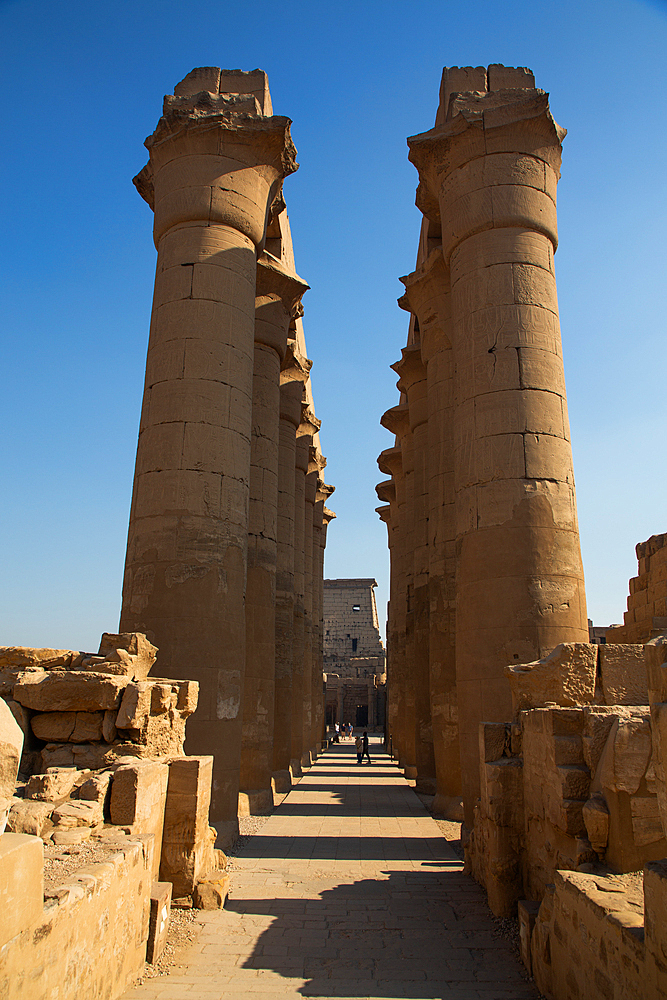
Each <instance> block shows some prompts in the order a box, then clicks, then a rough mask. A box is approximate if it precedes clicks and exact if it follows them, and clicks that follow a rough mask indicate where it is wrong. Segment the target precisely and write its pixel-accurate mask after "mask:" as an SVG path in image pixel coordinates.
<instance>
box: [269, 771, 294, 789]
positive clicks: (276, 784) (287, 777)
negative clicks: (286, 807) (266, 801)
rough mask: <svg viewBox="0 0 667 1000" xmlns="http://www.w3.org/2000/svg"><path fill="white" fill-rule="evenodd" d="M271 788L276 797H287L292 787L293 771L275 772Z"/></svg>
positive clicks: (272, 776)
mask: <svg viewBox="0 0 667 1000" xmlns="http://www.w3.org/2000/svg"><path fill="white" fill-rule="evenodd" d="M271 787H272V788H273V791H274V794H276V795H287V793H288V792H289V790H290V789H291V787H292V769H291V767H288V768H287V770H286V771H274V772H273V774H272V775H271Z"/></svg>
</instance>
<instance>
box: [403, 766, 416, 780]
mask: <svg viewBox="0 0 667 1000" xmlns="http://www.w3.org/2000/svg"><path fill="white" fill-rule="evenodd" d="M403 777H404V778H407V780H408V781H414V780H415V778H416V777H417V768H416V767H415V766H414V765H413V764H406V765H405V767H404V768H403Z"/></svg>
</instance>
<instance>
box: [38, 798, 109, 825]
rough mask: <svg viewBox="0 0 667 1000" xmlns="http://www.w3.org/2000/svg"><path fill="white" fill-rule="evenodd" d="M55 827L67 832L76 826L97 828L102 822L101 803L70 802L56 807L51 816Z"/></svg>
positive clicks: (91, 801)
mask: <svg viewBox="0 0 667 1000" xmlns="http://www.w3.org/2000/svg"><path fill="white" fill-rule="evenodd" d="M51 819H52V821H53V823H54V824H55V825H56V826H59V827H64V828H65V829H67V830H71V829H74V827H77V826H88V827H93V826H97V825H98V824H99V823H102V821H103V820H104V814H103V809H102V803H101V802H96V801H94V800H80V799H76V800H74V801H72V800H70V801H68V802H63V803H62V805H59V806H57V807H56V808H55V809H54V810H53V813H52V814H51Z"/></svg>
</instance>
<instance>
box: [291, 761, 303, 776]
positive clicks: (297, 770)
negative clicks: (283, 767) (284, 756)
mask: <svg viewBox="0 0 667 1000" xmlns="http://www.w3.org/2000/svg"><path fill="white" fill-rule="evenodd" d="M289 769H290V771H291V772H292V777H293V778H303V771H302V770H301V761H300V760H297V759H296V757H292V759H291V761H290V762H289Z"/></svg>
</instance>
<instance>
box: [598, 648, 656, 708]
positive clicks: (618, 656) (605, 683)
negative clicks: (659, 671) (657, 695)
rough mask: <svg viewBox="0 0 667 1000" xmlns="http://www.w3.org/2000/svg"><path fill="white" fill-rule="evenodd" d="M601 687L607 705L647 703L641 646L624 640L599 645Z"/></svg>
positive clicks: (644, 666) (645, 675)
mask: <svg viewBox="0 0 667 1000" xmlns="http://www.w3.org/2000/svg"><path fill="white" fill-rule="evenodd" d="M599 657H600V674H601V676H602V690H603V692H604V700H605V704H607V705H648V680H647V670H646V663H645V661H644V647H643V646H639V645H630V644H626V643H610V644H609V645H606V644H604V643H603V644H602V645H600V646H599Z"/></svg>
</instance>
